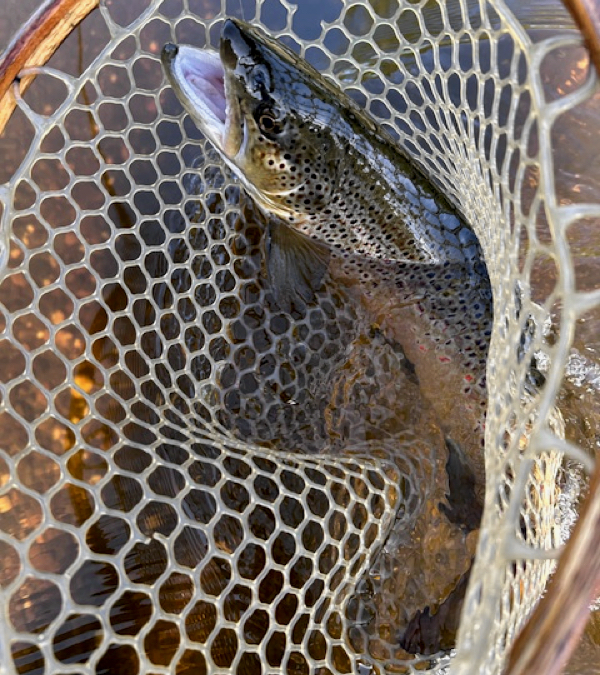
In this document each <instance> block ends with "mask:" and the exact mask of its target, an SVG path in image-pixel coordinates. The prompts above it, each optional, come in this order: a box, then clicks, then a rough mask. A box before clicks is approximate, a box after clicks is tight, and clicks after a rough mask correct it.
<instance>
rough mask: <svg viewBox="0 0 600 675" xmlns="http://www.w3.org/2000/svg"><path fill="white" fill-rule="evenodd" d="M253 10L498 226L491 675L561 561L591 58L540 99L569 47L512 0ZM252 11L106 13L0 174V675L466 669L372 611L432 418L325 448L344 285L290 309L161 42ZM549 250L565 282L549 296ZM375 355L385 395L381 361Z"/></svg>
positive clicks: (492, 369)
mask: <svg viewBox="0 0 600 675" xmlns="http://www.w3.org/2000/svg"><path fill="white" fill-rule="evenodd" d="M230 4H231V6H230ZM243 9H244V13H245V19H246V20H249V21H252V22H255V23H258V24H261V25H263V26H264V27H265V29H266V30H267V31H268V32H270V33H271V34H273V35H275V36H280V37H282V38H283V39H284V40H286V41H287V42H288V44H291V45H292V46H294V47H295V48H296V49H298V50H299V51H300V52H301V53H302V54H303V55H304V56H305V57H306V58H307V59H308V60H309V61H310V62H311V63H313V64H314V65H315V66H316V67H317V68H318V69H319V70H321V71H324V72H325V73H327V75H328V76H329V77H331V78H333V79H334V80H335V81H336V82H338V84H340V86H341V87H342V88H344V89H345V90H347V91H349V92H350V94H351V95H352V96H353V97H354V98H356V99H357V100H358V101H359V102H360V103H361V104H362V105H364V106H365V107H366V108H367V109H368V110H369V111H370V112H371V114H372V115H373V116H374V117H375V118H376V119H377V120H380V122H381V123H382V124H384V125H385V126H386V128H387V129H388V130H389V131H391V133H393V134H394V135H395V137H396V138H397V139H398V142H399V143H400V144H401V145H402V146H403V147H404V148H405V149H406V150H407V151H408V152H409V153H410V154H411V155H412V156H414V157H415V158H417V159H418V161H420V162H421V163H422V164H423V165H424V167H425V168H426V169H427V171H428V173H430V174H431V175H433V176H435V177H436V178H437V180H438V181H439V182H440V184H441V185H442V187H443V188H444V190H445V191H446V192H447V193H448V194H449V195H450V197H451V198H452V199H453V200H455V201H456V202H457V203H458V204H459V205H460V207H461V209H462V211H463V212H464V214H465V216H466V217H467V219H468V221H469V222H470V223H471V224H472V226H473V228H474V229H475V231H476V233H477V235H478V236H479V238H480V241H481V244H482V247H483V250H484V252H485V257H486V261H487V265H488V269H489V273H490V278H491V281H492V286H493V291H494V306H495V316H494V334H493V340H492V344H491V349H490V354H489V364H488V373H489V376H488V386H489V409H488V417H487V424H486V447H485V453H486V467H487V489H486V502H485V511H484V517H483V523H482V527H481V531H480V538H479V543H478V551H477V558H476V562H475V564H474V567H473V571H472V575H471V582H470V586H469V590H468V592H467V596H466V601H465V607H464V612H463V617H464V618H463V622H462V628H461V631H460V633H459V640H458V646H457V656H456V657H455V658H454V660H453V662H452V664H451V667H452V669H453V672H456V673H475V672H476V673H488V672H489V673H492V672H493V673H498V672H500V670H501V668H502V665H503V662H504V659H505V657H506V654H507V649H508V648H509V647H510V644H511V641H512V639H513V638H514V636H515V633H516V631H517V630H518V628H519V626H520V625H521V624H522V622H523V621H524V620H525V619H526V617H527V614H528V612H529V610H530V609H531V607H532V606H533V604H534V603H535V602H536V600H537V599H538V598H539V596H540V593H541V592H542V590H543V588H544V585H545V582H546V580H547V577H548V574H549V572H550V571H551V568H552V567H551V566H552V564H553V563H552V562H551V561H548V560H546V561H544V560H536V558H535V555H529V552H530V551H531V552H535V551H537V550H539V549H544V550H546V549H553V548H554V547H556V546H558V545H559V544H560V543H561V536H562V534H561V523H560V519H559V518H558V516H557V514H558V511H557V509H558V505H559V502H560V499H561V490H560V481H559V467H560V462H561V454H560V453H561V452H562V451H564V450H565V448H568V444H567V443H566V442H565V441H564V440H563V439H562V437H561V428H562V425H561V420H560V415H559V414H558V413H557V412H555V411H554V407H553V406H554V400H555V396H556V393H557V390H558V387H559V385H560V382H561V378H562V374H563V372H564V366H565V363H566V359H567V357H568V350H569V344H570V340H571V337H572V330H573V326H574V322H575V320H576V318H577V317H578V316H579V315H580V314H582V313H583V312H585V311H587V310H589V309H591V308H592V307H593V306H595V304H597V303H598V301H599V300H600V294H599V293H598V291H597V290H594V289H589V288H587V289H581V288H579V287H578V286H577V277H576V275H575V273H574V269H573V265H572V262H571V257H570V249H569V239H568V230H569V227H570V225H571V224H572V223H575V222H576V221H577V220H578V219H580V218H582V217H588V218H589V217H598V215H599V214H600V207H598V206H596V205H589V204H588V205H584V206H559V205H558V203H557V200H556V198H555V195H554V174H553V163H552V147H551V133H552V128H553V123H554V120H555V119H557V118H558V117H559V116H560V115H561V114H562V113H563V112H564V111H565V110H568V109H569V108H571V107H572V106H574V105H575V104H576V103H577V102H579V101H582V100H584V99H585V98H586V97H587V96H589V94H590V92H591V90H592V88H593V87H594V86H595V83H594V78H593V75H589V77H588V79H587V81H586V82H585V83H584V84H583V85H582V86H581V87H580V88H579V89H577V90H576V91H575V93H573V94H570V95H569V96H556V97H554V99H552V100H550V99H547V98H546V97H545V94H544V90H543V86H542V82H541V79H540V75H539V71H540V64H541V63H542V60H543V58H544V57H545V56H546V55H547V54H549V53H550V52H551V51H552V50H554V49H556V48H558V47H561V46H563V45H565V44H567V43H569V42H572V41H573V40H575V38H573V36H572V35H571V36H570V37H567V38H553V39H551V40H545V41H541V42H537V43H536V44H532V43H531V42H530V40H529V39H528V37H527V35H526V33H525V32H524V30H523V29H522V27H521V26H520V24H519V23H518V22H517V21H516V20H515V19H514V17H512V16H511V14H510V12H509V11H508V10H507V9H506V8H505V7H504V5H503V4H502V3H501V2H489V3H485V2H480V3H479V4H478V3H468V6H467V3H466V2H462V1H458V0H454V1H449V2H441V1H440V2H437V1H436V0H428V1H427V2H408V1H405V2H401V1H399V0H398V1H395V0H394V1H391V2H384V1H379V0H371V1H370V2H351V1H348V2H345V3H343V5H342V4H341V3H339V2H325V1H324V2H322V3H308V2H307V3H300V4H299V5H295V4H292V3H291V2H290V3H288V2H286V1H284V0H280V1H276V0H265V1H264V2H257V3H256V6H255V5H254V4H253V3H244V5H243ZM239 10H240V4H239V3H237V2H234V3H229V2H227V3H226V2H223V3H222V4H220V3H218V2H213V1H212V0H177V1H172V0H166V1H165V2H159V1H158V0H150V1H149V2H146V3H135V2H113V3H110V4H109V3H106V4H101V7H100V16H99V17H98V16H96V19H94V20H95V21H96V30H97V31H98V32H99V34H101V35H105V36H106V40H105V45H106V46H105V47H104V48H103V49H102V51H100V53H98V54H97V55H94V57H93V60H92V62H91V64H90V65H89V67H87V68H86V69H85V70H84V74H83V75H82V76H80V77H73V76H70V75H67V74H65V73H63V72H61V71H60V70H58V69H56V68H54V69H51V68H45V69H40V70H39V71H36V72H38V74H39V76H38V78H37V81H36V85H37V86H44V87H45V89H44V91H45V92H47V94H46V99H45V100H46V105H44V106H42V107H38V109H33V108H32V107H30V106H29V105H28V104H27V103H26V102H25V101H20V102H19V110H20V112H19V114H20V115H21V116H22V118H23V119H25V120H26V121H27V124H28V125H29V127H28V128H29V129H30V134H31V138H32V141H31V146H30V149H29V151H28V153H27V155H26V157H25V159H24V161H23V163H22V165H21V167H20V168H19V170H18V171H17V173H16V174H15V175H14V177H13V178H12V180H11V181H10V183H9V184H7V185H5V186H4V187H3V188H2V193H1V194H2V197H3V205H4V208H3V216H2V217H3V220H2V232H3V237H4V244H5V247H6V249H5V252H6V256H5V260H4V262H5V269H4V271H3V278H2V281H1V283H0V320H1V322H2V327H3V336H2V340H1V342H0V352H1V357H0V380H1V385H0V386H1V390H0V391H1V403H0V405H1V412H0V428H1V430H2V433H1V435H0V488H1V491H0V559H1V560H2V561H3V562H2V569H1V570H0V586H1V590H0V599H1V607H2V622H3V629H2V630H1V631H0V664H2V665H0V670H1V671H3V672H7V673H13V672H19V673H42V672H46V673H63V672H65V673H66V672H70V673H71V672H72V673H74V672H77V673H128V674H132V673H177V674H181V673H188V672H190V673H192V672H193V673H194V674H200V673H239V674H240V675H241V674H242V673H243V674H248V675H253V674H255V673H257V674H258V673H271V672H289V673H309V672H314V673H320V674H322V675H325V674H326V673H332V674H333V673H358V672H360V673H369V672H395V673H401V672H413V671H415V670H424V669H437V670H439V669H440V668H446V667H448V659H447V657H445V658H446V660H444V658H442V659H432V658H423V657H421V658H417V657H408V656H407V655H406V654H398V653H397V650H396V647H395V645H394V644H393V639H390V633H389V630H387V629H386V625H385V624H384V623H383V622H381V621H379V622H378V620H377V618H376V617H375V618H373V617H371V620H369V621H367V620H362V619H361V617H360V616H359V613H360V607H361V602H362V603H363V605H364V603H365V601H364V600H360V597H361V593H360V589H361V584H362V585H363V586H364V580H365V578H369V576H370V577H371V578H372V579H375V578H376V579H379V581H380V582H381V579H384V580H385V574H386V573H385V569H384V568H385V565H384V564H383V562H382V558H383V557H385V556H384V554H385V551H386V546H388V547H389V546H390V545H391V544H390V542H392V543H393V542H394V541H395V540H394V536H395V533H396V535H397V533H398V532H402V530H403V528H406V527H408V526H409V525H410V524H411V522H412V521H411V519H412V518H414V514H415V513H417V512H418V510H419V508H421V506H422V502H423V499H424V496H423V484H424V483H425V480H424V475H425V474H424V472H425V468H424V467H425V465H427V466H435V458H434V457H433V456H430V454H431V453H430V449H428V447H427V445H426V444H424V443H422V442H421V439H419V438H417V437H415V436H414V435H412V436H411V434H410V431H406V432H405V434H404V436H403V437H401V438H399V439H398V438H397V439H396V448H395V449H396V450H397V448H398V447H404V448H408V449H410V452H406V453H398V452H396V453H394V452H393V451H391V450H390V449H389V448H386V447H376V448H374V447H370V446H369V444H368V443H364V444H362V445H361V444H357V445H356V444H355V445H354V446H353V447H351V448H344V447H340V444H339V443H337V444H336V443H335V442H334V441H333V440H332V438H335V437H336V436H335V433H334V431H333V430H334V429H335V428H336V425H338V426H339V425H342V424H343V423H344V420H343V419H341V420H340V419H339V417H340V416H341V417H343V416H344V415H349V414H350V413H349V412H347V411H348V410H350V411H352V405H353V393H352V392H353V391H354V390H353V389H352V387H353V386H358V384H357V382H358V380H360V378H361V377H363V380H364V381H363V384H362V385H361V386H363V389H364V387H368V386H369V385H368V382H367V383H366V384H365V381H366V379H368V378H367V376H366V375H364V376H357V377H356V378H355V380H352V382H350V379H351V378H350V377H349V376H348V381H343V380H342V378H343V377H345V376H344V375H343V373H344V372H347V364H348V362H349V359H350V358H351V357H350V356H349V354H350V355H352V354H353V353H356V349H358V347H357V345H359V343H360V337H361V330H363V329H362V328H361V323H360V320H359V317H357V316H356V315H355V313H354V310H353V309H352V307H351V306H349V305H347V303H345V302H344V297H343V294H342V293H341V292H339V291H337V290H336V289H335V288H330V289H328V290H327V292H326V293H323V294H320V296H319V298H318V299H317V301H316V303H315V304H314V306H311V307H309V308H308V309H307V311H306V313H304V314H301V315H298V316H297V317H295V319H294V320H292V319H290V317H288V316H286V315H284V314H282V313H280V312H279V311H278V310H277V308H276V307H274V305H273V302H272V298H271V296H270V294H269V289H268V288H267V287H266V285H265V283H264V279H263V278H262V276H261V273H260V264H261V262H260V256H261V254H260V250H261V249H260V241H261V237H262V234H263V230H262V226H261V221H260V217H259V216H258V214H256V213H255V212H254V210H253V207H252V205H251V204H250V203H248V202H247V200H245V199H244V198H243V197H241V196H240V191H239V189H238V185H237V183H236V180H235V178H234V177H233V176H232V175H231V174H230V173H229V172H228V171H227V170H226V169H225V168H224V167H223V165H222V163H221V161H220V160H219V158H218V155H217V154H216V152H215V151H214V150H213V149H212V148H211V147H210V145H209V144H207V143H206V142H205V141H204V140H203V138H202V137H201V135H200V134H199V132H198V131H197V130H196V128H195V127H194V125H193V124H192V123H191V122H190V120H189V119H188V118H187V117H186V115H185V114H184V113H183V111H182V109H181V107H180V105H179V104H178V103H177V101H176V99H175V97H174V95H173V94H172V92H171V91H170V89H169V87H168V85H167V84H166V81H165V78H164V75H163V72H162V69H161V65H160V60H159V54H160V50H161V48H162V45H163V44H164V43H165V42H167V41H175V42H178V43H188V44H194V45H197V46H204V45H206V44H208V43H211V44H213V45H215V46H216V45H217V44H218V38H219V33H220V26H221V24H222V21H223V19H224V17H225V16H227V15H228V13H237V14H238V16H239ZM123 17H126V18H125V19H124V18H123ZM34 86H35V85H34ZM540 261H542V262H543V263H544V264H545V265H549V266H550V268H551V269H552V271H553V274H554V276H553V277H552V278H553V280H554V283H553V284H552V288H551V290H550V291H549V292H548V293H547V294H546V295H545V296H544V297H542V298H539V297H538V298H536V300H537V302H535V303H534V302H533V301H532V299H531V297H530V292H529V288H530V275H531V273H532V270H533V269H534V267H535V265H536V263H538V262H540ZM550 268H548V267H547V268H546V269H550ZM567 299H568V301H567ZM550 316H552V317H553V318H552V320H551V322H550V323H551V325H550V323H549V318H550ZM544 326H546V329H545V330H544ZM382 350H383V347H382ZM383 351H385V350H383ZM536 352H537V353H538V354H543V355H545V357H546V359H547V370H546V373H545V377H546V381H545V385H544V386H541V387H540V388H539V389H538V390H537V393H532V391H531V388H528V387H527V386H526V381H527V377H528V373H529V367H530V362H531V357H532V356H533V354H534V353H536ZM370 358H371V360H370V361H369V363H368V364H367V365H369V366H370V368H371V370H370V371H369V368H366V370H365V372H367V374H368V372H370V373H371V376H372V375H373V373H375V374H376V375H377V377H378V378H380V379H378V380H377V384H378V386H382V387H384V385H383V384H382V382H383V381H384V380H385V377H386V376H387V377H388V379H390V377H391V380H392V385H393V381H394V378H396V375H394V373H395V371H394V366H393V364H392V365H391V366H390V362H389V359H390V358H391V357H390V356H389V354H388V355H387V356H386V354H385V353H383V352H382V353H381V354H379V355H376V356H375V357H370ZM357 359H358V361H359V362H360V354H359V355H358V357H357ZM386 359H387V360H386ZM344 368H346V371H345V370H344ZM340 373H342V374H340ZM390 373H391V376H390ZM397 377H398V378H400V377H401V376H400V375H398V376H397ZM365 378H366V379H365ZM381 378H383V379H381ZM398 381H400V380H398ZM359 384H360V383H359ZM385 386H387V385H385ZM357 391H358V390H357ZM340 392H342V393H343V392H346V393H345V394H344V395H345V396H346V403H345V405H346V409H347V410H346V412H344V408H343V407H342V412H339V410H340V409H339V405H338V407H336V406H335V405H334V404H333V403H332V399H333V398H335V396H338V398H339V397H340V396H342V394H340ZM348 392H349V393H348ZM342 398H343V396H342ZM338 403H339V402H338ZM382 414H384V413H382ZM428 453H430V454H428ZM398 455H400V458H398ZM384 542H387V544H386V545H383V543H384ZM373 570H375V572H374V571H373ZM372 583H375V582H374V581H372ZM417 585H418V580H417ZM388 628H389V627H388ZM386 630H387V632H386Z"/></svg>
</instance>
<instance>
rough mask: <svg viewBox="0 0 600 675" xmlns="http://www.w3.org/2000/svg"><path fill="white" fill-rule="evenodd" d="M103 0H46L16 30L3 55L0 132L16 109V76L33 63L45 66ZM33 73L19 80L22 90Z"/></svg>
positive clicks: (1, 66) (0, 83)
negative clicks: (11, 89)
mask: <svg viewBox="0 0 600 675" xmlns="http://www.w3.org/2000/svg"><path fill="white" fill-rule="evenodd" d="M99 3H100V0H46V1H45V2H44V3H43V4H42V6H41V7H40V8H39V9H38V10H37V12H36V13H35V14H34V15H33V16H32V17H31V19H29V21H28V22H27V23H26V24H25V25H24V26H23V27H22V28H21V30H20V31H19V32H18V33H17V34H16V36H15V37H14V39H13V40H12V42H11V43H10V44H9V46H8V48H7V49H6V51H5V52H4V54H3V55H2V56H1V58H0V133H1V132H2V131H3V130H4V127H5V126H6V123H7V122H8V120H9V118H10V116H11V114H12V112H13V110H14V109H15V105H16V103H15V99H14V96H12V94H11V93H10V91H9V89H10V88H11V86H12V84H13V82H14V81H15V78H16V77H17V76H18V75H19V73H20V72H21V71H22V70H23V68H28V67H31V66H43V65H44V64H45V63H46V62H47V61H48V59H49V58H50V57H51V56H52V54H54V52H55V51H56V49H57V48H58V46H59V45H60V44H61V42H62V41H63V40H64V39H65V38H66V37H67V36H68V35H69V33H70V32H71V31H72V30H73V29H74V28H75V26H77V25H78V24H79V23H80V22H81V21H82V20H83V19H85V17H86V16H87V15H88V14H89V13H90V12H91V11H92V10H93V9H95V8H96V7H97V6H98V5H99ZM32 80H33V76H29V77H24V78H23V79H22V80H21V81H20V82H19V89H20V91H21V94H23V93H24V92H25V90H26V89H27V87H28V86H29V85H30V84H31V82H32Z"/></svg>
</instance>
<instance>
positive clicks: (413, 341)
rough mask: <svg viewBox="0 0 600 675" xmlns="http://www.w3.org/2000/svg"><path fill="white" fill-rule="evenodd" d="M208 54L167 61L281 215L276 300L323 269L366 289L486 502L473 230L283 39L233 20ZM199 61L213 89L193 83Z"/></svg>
mask: <svg viewBox="0 0 600 675" xmlns="http://www.w3.org/2000/svg"><path fill="white" fill-rule="evenodd" d="M207 54H209V52H208V51H207V50H196V49H193V48H189V47H175V46H174V45H167V46H166V47H165V50H164V51H163V63H164V65H165V69H166V72H167V74H168V75H169V78H170V80H171V83H172V85H173V87H174V89H175V91H176V93H177V95H178V97H179V98H180V100H181V101H182V103H183V104H184V106H185V107H186V109H187V111H188V112H189V113H190V115H191V116H192V118H193V119H194V121H195V122H196V123H197V124H198V126H199V127H200V129H201V130H202V131H203V132H204V133H205V135H206V136H207V137H208V138H209V140H211V141H212V142H213V144H214V145H215V147H216V148H217V149H218V150H219V152H220V153H221V154H222V156H223V158H224V160H225V161H226V162H227V163H228V164H229V166H231V167H232V169H233V170H234V171H235V173H236V174H237V175H238V176H239V177H240V180H241V182H242V183H243V184H244V186H245V187H246V189H247V191H248V193H249V194H250V195H251V196H252V197H253V199H254V200H255V201H256V203H257V204H258V205H259V206H260V207H261V208H262V209H263V210H264V212H265V213H266V214H268V215H269V216H270V217H272V222H271V224H270V226H269V232H268V235H267V238H266V239H267V246H266V254H265V255H266V267H267V271H268V275H269V280H270V282H271V286H272V288H273V292H274V294H275V297H276V299H277V301H278V303H279V305H280V307H281V308H282V309H283V310H284V311H289V309H290V307H291V306H292V305H293V304H296V305H298V304H299V303H303V302H308V301H310V298H311V293H313V292H317V291H318V290H319V288H320V287H321V282H322V280H323V278H324V275H325V274H326V273H327V274H329V276H330V278H332V279H334V280H336V281H337V282H342V283H344V284H345V285H346V286H347V287H349V288H352V289H356V293H357V295H358V296H359V297H360V298H361V302H363V304H364V305H365V306H366V307H367V309H368V310H369V311H370V312H371V313H372V315H373V319H374V322H375V323H376V324H378V325H380V326H381V327H382V329H383V330H384V331H386V332H388V333H389V334H390V335H392V336H393V338H394V339H395V340H397V341H398V342H399V343H400V344H401V345H402V347H403V349H404V350H405V351H406V354H407V356H408V357H409V359H410V360H411V361H412V363H413V364H414V367H415V369H416V373H417V376H418V378H419V381H420V383H421V387H422V390H423V391H424V393H425V396H426V397H427V398H428V399H429V400H430V402H431V403H432V405H433V406H434V408H435V409H436V411H437V413H438V417H439V419H440V426H442V428H443V429H444V432H445V433H446V435H447V437H448V438H449V439H450V440H451V441H453V442H455V443H456V444H457V445H458V446H459V447H460V448H461V449H462V450H463V451H464V453H465V454H466V457H467V460H468V463H469V465H470V468H471V470H472V471H473V473H474V475H475V477H476V482H477V490H476V492H477V494H478V496H479V498H480V499H482V498H483V491H484V476H485V471H484V460H483V452H482V446H483V429H484V415H485V405H486V386H485V366H486V359H487V350H488V345H489V339H490V334H491V323H492V296H491V289H490V282H489V278H488V275H487V270H486V267H485V264H484V262H483V258H482V255H481V250H480V247H479V243H478V241H477V239H476V237H475V235H474V234H473V232H472V230H471V229H470V228H469V227H468V226H467V224H466V223H465V222H464V220H463V219H462V218H461V216H460V214H459V213H458V211H457V210H456V209H455V208H454V207H453V205H452V204H450V202H449V201H448V200H447V199H446V198H445V196H444V195H443V194H442V193H441V192H440V191H439V190H438V189H437V188H436V187H435V186H434V185H433V184H432V182H431V181H430V180H428V179H427V177H426V176H425V175H424V174H423V173H422V172H421V170H420V169H419V168H418V167H416V165H414V164H413V163H412V162H411V160H409V159H408V158H407V157H406V156H405V155H404V154H403V153H402V152H401V151H400V149H399V148H398V147H397V146H396V145H395V143H394V142H393V141H392V140H391V138H389V137H388V136H387V135H386V134H385V133H384V132H383V131H382V130H381V128H380V127H379V126H378V125H377V124H376V123H375V122H374V121H373V120H372V119H371V118H370V117H369V116H368V115H366V114H365V113H364V112H363V111H361V110H360V108H359V107H358V106H357V105H356V104H355V103H354V102H353V101H352V100H351V99H350V98H349V97H347V96H346V95H345V94H344V93H343V92H341V91H340V90H339V89H338V88H337V87H335V86H334V85H333V84H331V83H330V82H328V81H327V80H326V79H325V78H323V77H322V76H321V75H320V74H319V73H318V72H317V71H316V70H314V69H313V68H312V67H311V66H310V65H309V64H307V63H306V62H305V61H304V60H303V59H301V58H300V57H298V56H297V55H296V54H294V53H293V52H292V51H291V50H289V49H288V48H287V47H285V46H284V45H282V44H281V43H280V42H278V41H276V40H274V39H272V38H269V37H268V36H266V35H265V34H264V33H263V32H262V31H260V30H259V29H257V28H255V27H252V26H248V25H246V24H243V23H241V22H239V21H236V20H232V19H228V20H227V21H225V23H224V25H223V30H222V36H221V45H220V57H216V56H215V55H214V53H212V54H213V55H212V56H207ZM203 59H204V60H205V62H206V63H207V65H202V63H201V62H202V60H203ZM214 59H217V60H218V61H219V63H218V64H216V65H215V63H216V62H215V61H214ZM196 62H198V63H200V64H201V65H200V66H199V67H198V69H197V72H199V73H200V74H201V75H202V77H204V82H205V83H206V90H207V91H208V92H209V93H208V94H207V93H203V90H202V89H201V87H198V86H197V85H195V84H194V82H193V80H194V77H196V70H195V68H196V66H195V63H196ZM189 73H191V74H192V76H191V77H188V74H189ZM186 77H187V80H186ZM206 101H207V102H208V103H207V105H208V108H207V107H206V105H205V102H206ZM215 111H216V112H215ZM303 235H306V236H303Z"/></svg>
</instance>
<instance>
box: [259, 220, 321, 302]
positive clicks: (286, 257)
mask: <svg viewBox="0 0 600 675" xmlns="http://www.w3.org/2000/svg"><path fill="white" fill-rule="evenodd" d="M265 244H266V246H265V248H266V268H267V277H268V279H269V282H270V285H271V289H272V291H273V295H274V296H275V300H276V301H277V304H278V305H279V307H280V308H281V309H282V310H283V311H284V312H287V313H288V314H289V312H290V311H291V309H292V305H294V306H295V307H296V309H297V310H300V311H302V310H303V309H304V308H305V307H306V303H307V302H311V301H312V300H313V299H314V297H315V293H316V292H317V291H318V290H319V288H320V287H321V284H322V283H323V277H324V276H325V272H326V271H327V267H328V266H329V258H330V255H331V252H330V250H329V247H328V246H326V245H325V244H322V243H320V242H318V241H316V240H314V239H312V238H311V237H308V236H307V235H305V234H302V232H299V231H298V230H295V229H293V228H291V227H288V226H287V225H284V224H283V223H274V222H271V223H269V227H268V229H267V235H266V242H265Z"/></svg>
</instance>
